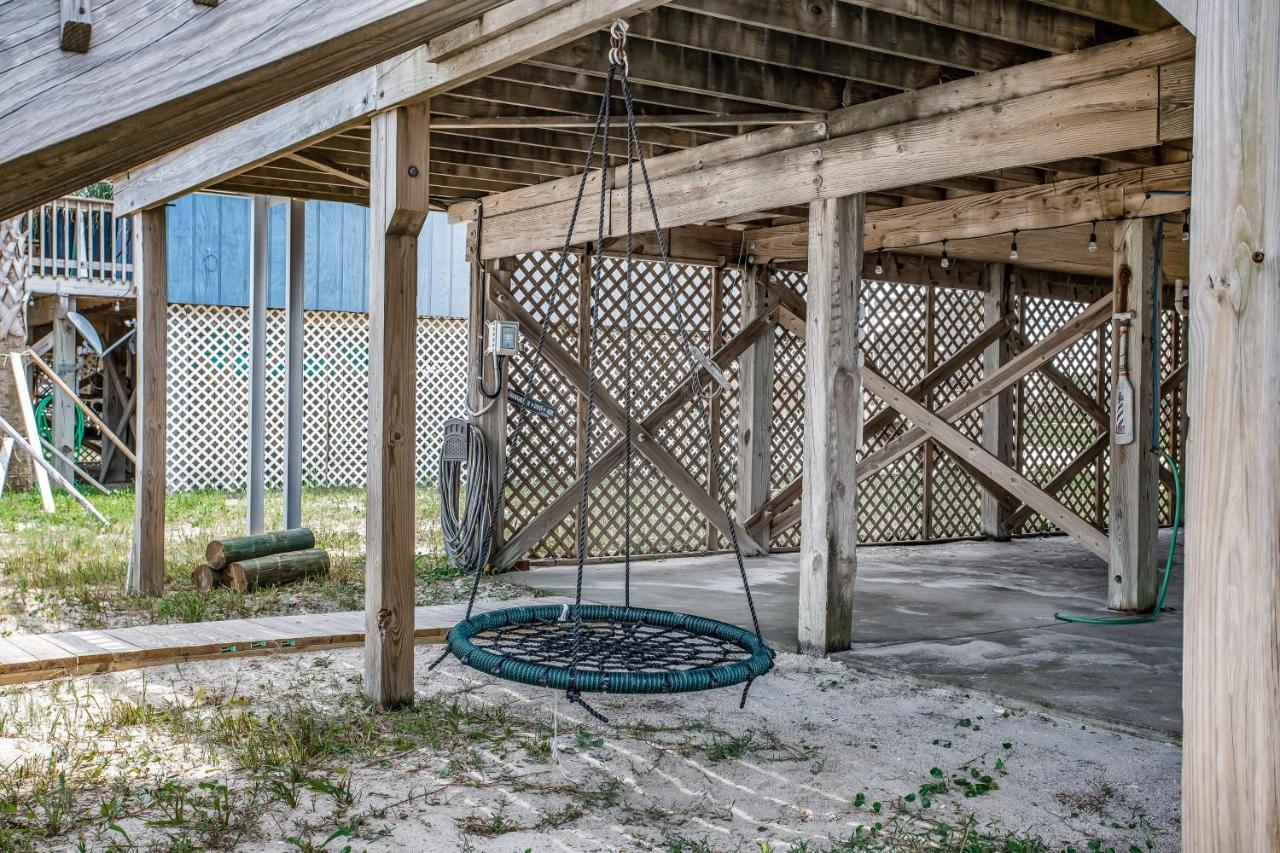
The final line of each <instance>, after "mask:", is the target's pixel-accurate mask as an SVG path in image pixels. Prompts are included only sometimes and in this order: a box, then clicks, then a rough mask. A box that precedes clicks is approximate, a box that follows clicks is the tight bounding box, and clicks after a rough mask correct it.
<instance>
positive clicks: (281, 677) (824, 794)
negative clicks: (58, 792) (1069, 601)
mask: <svg viewBox="0 0 1280 853" xmlns="http://www.w3.org/2000/svg"><path fill="white" fill-rule="evenodd" d="M435 652H436V649H435V647H419V648H418V655H417V660H418V680H417V684H418V691H419V694H420V695H421V696H426V695H429V694H432V693H440V692H444V693H447V694H451V695H455V696H461V697H462V698H463V701H464V702H466V703H477V704H479V705H483V706H507V709H508V711H509V712H510V716H511V719H512V720H514V721H516V722H515V725H516V728H517V734H518V732H519V730H520V729H521V728H527V729H528V734H529V735H530V736H531V737H532V738H534V739H531V740H527V741H524V743H525V744H526V745H527V744H528V743H534V742H536V735H537V733H538V732H545V733H548V734H550V733H552V732H554V733H555V736H554V737H553V738H551V740H550V742H549V743H547V739H546V735H544V736H543V742H544V743H547V745H548V746H550V747H551V749H550V750H549V752H547V753H543V754H541V755H537V754H533V753H531V751H530V750H528V749H525V748H521V746H520V743H521V741H520V740H519V737H518V736H517V737H516V740H515V741H513V744H512V746H511V747H510V748H503V747H500V746H495V745H494V743H493V742H491V741H485V740H478V741H477V742H476V746H475V748H474V749H473V750H472V755H471V756H470V757H469V758H468V759H467V761H466V762H464V763H463V764H462V765H460V764H459V763H458V759H457V756H456V754H455V755H453V756H452V757H449V756H445V755H442V754H439V753H437V752H433V751H432V750H430V749H425V748H424V749H415V750H410V751H405V752H398V753H393V754H392V755H391V756H390V757H385V756H384V757H382V758H379V759H371V760H369V761H367V762H365V761H353V762H351V763H350V764H349V765H348V766H347V767H346V768H345V770H346V774H344V775H346V778H349V779H350V781H351V788H352V790H353V792H354V794H355V805H354V806H353V807H352V808H353V811H354V812H360V813H363V814H364V815H365V817H364V818H362V820H361V822H360V825H361V831H360V833H359V834H358V835H357V836H356V837H354V838H344V839H338V840H335V841H334V842H333V843H331V844H330V845H329V846H328V847H324V848H323V849H326V850H341V849H342V847H343V846H344V845H346V844H350V845H351V849H352V850H414V851H417V850H430V851H435V850H476V851H501V853H510V851H525V850H534V851H544V850H561V851H597V850H676V851H678V850H717V851H718V850H751V851H761V850H788V849H790V850H828V849H831V848H832V847H834V846H835V845H836V843H837V842H839V841H840V840H841V839H846V838H848V836H849V835H850V834H851V833H852V832H854V831H855V828H856V827H858V826H859V825H862V826H868V825H872V824H874V823H876V822H881V823H892V822H893V821H894V820H896V821H898V823H899V824H900V825H901V826H904V827H907V826H913V827H918V826H922V825H924V824H925V823H926V822H927V821H928V820H939V819H945V820H949V821H952V822H954V821H958V820H961V819H963V817H964V816H965V815H968V814H973V815H975V816H976V817H977V819H978V826H980V827H982V828H983V829H986V830H991V831H995V830H999V831H1001V832H1017V833H1025V834H1026V835H1028V836H1030V837H1034V838H1039V839H1042V840H1043V841H1044V842H1045V844H1046V848H1025V849H1054V850H1059V849H1064V848H1065V847H1066V846H1068V845H1071V846H1074V847H1076V848H1077V849H1080V850H1085V849H1090V848H1088V847H1086V845H1087V844H1088V843H1089V842H1090V841H1093V840H1097V841H1100V842H1101V849H1103V850H1105V849H1106V848H1107V847H1114V848H1115V849H1116V850H1118V851H1130V850H1133V849H1135V847H1131V845H1136V849H1138V850H1147V849H1156V850H1176V849H1177V837H1178V800H1179V788H1178V775H1179V766H1180V750H1179V748H1178V747H1177V746H1176V745H1172V744H1166V743H1159V742H1156V741H1152V740H1147V739H1142V738H1137V737H1133V736H1129V735H1125V734H1120V733H1116V732H1112V731H1107V730H1103V729H1096V728H1093V727H1091V726H1082V725H1080V723H1079V722H1073V721H1067V720H1064V719H1055V718H1053V717H1049V716H1045V715H1043V714H1041V713H1037V712H1032V711H1021V710H1019V709H1017V708H1005V707H1002V706H1001V705H998V704H995V703H993V702H992V701H991V700H990V699H987V698H978V697H969V696H966V695H964V694H963V693H962V692H959V691H953V690H947V689H938V688H926V687H921V686H916V685H914V684H913V683H910V682H906V681H903V680H900V679H894V678H890V677H888V676H882V675H873V674H865V673H861V672H854V671H852V670H850V669H849V668H847V667H845V666H843V665H841V664H839V663H835V662H830V661H815V660H813V659H809V658H804V657H799V656H795V655H782V656H780V657H779V665H778V668H777V669H776V670H775V671H774V672H773V673H771V674H770V675H769V676H767V677H765V678H764V679H761V680H760V681H758V682H757V683H756V684H755V685H754V687H753V688H752V690H751V694H750V697H749V700H748V702H747V705H746V708H745V710H739V708H738V698H739V691H737V690H721V691H714V692H709V693H704V694H696V695H692V696H664V697H645V698H634V697H631V698H616V697H604V698H601V699H600V700H599V701H598V702H597V703H596V707H597V708H598V710H600V711H602V712H603V713H605V714H606V715H608V716H609V717H610V719H611V721H612V723H611V724H610V725H605V724H601V723H598V722H595V721H593V720H591V719H589V718H587V716H586V715H585V714H584V713H583V711H582V709H581V708H579V707H577V706H575V705H570V704H569V703H567V702H566V701H564V699H563V698H562V697H558V696H557V695H556V694H554V693H552V692H549V691H546V690H540V689H535V688H526V687H523V686H521V685H513V684H508V683H505V682H497V681H494V680H493V679H490V678H488V677H486V676H482V675H479V674H477V673H474V672H473V671H471V670H467V669H465V668H463V667H462V666H460V665H459V664H457V663H456V662H454V661H452V660H450V661H448V662H447V663H446V664H445V665H443V666H442V667H441V668H439V669H437V670H436V671H434V672H428V671H427V664H428V663H429V662H430V661H431V660H433V659H434V658H435ZM361 667H362V659H361V653H360V651H359V650H355V649H352V650H345V651H335V652H329V653H326V654H322V655H321V654H311V653H308V654H298V655H289V656H279V657H269V658H258V659H253V660H242V661H239V662H236V663H228V662H209V663H198V664H187V665H181V666H169V667H161V668H156V669H150V670H140V671H134V672H126V673H116V674H109V675H101V676H91V677H86V678H82V679H79V680H78V682H79V684H78V686H77V687H76V689H77V690H79V691H80V692H82V693H83V694H84V695H90V694H92V695H94V696H95V700H94V701H100V702H105V703H108V704H109V703H110V700H111V697H127V698H129V699H132V700H134V701H136V700H137V699H138V698H139V697H141V696H143V695H144V694H145V696H146V699H147V701H148V702H151V703H156V702H163V701H176V702H183V701H191V699H192V698H193V697H197V696H201V695H203V696H208V695H236V696H243V697H244V698H245V700H247V701H246V706H247V707H251V708H253V709H254V711H255V712H257V713H266V712H268V711H269V710H271V709H272V708H273V707H275V706H276V704H277V703H281V702H285V701H299V700H301V701H308V702H315V703H325V702H331V701H332V697H334V696H335V695H338V694H352V693H356V692H358V690H359V681H360V675H361V671H362V670H361ZM48 689H49V688H48V687H47V686H42V685H29V686H26V687H23V688H20V689H19V690H20V691H32V692H36V693H38V692H39V691H41V690H48ZM20 698H21V693H20V692H19V693H16V694H15V693H10V694H9V695H8V696H7V697H6V698H5V702H6V703H10V704H11V703H12V702H13V701H16V700H17V699H20ZM317 707H320V705H319V704H317ZM0 710H2V707H0ZM39 748H40V746H39V743H38V740H32V741H31V742H28V743H23V742H22V739H17V742H15V741H14V739H10V740H9V742H8V743H7V744H0V753H7V754H8V755H7V756H6V755H4V754H0V765H3V763H4V762H5V761H6V760H12V758H13V757H14V756H15V755H21V754H30V753H31V752H32V751H33V750H35V751H38V750H39ZM157 752H158V753H159V754H160V755H162V756H166V757H164V758H162V759H159V760H162V761H171V762H172V767H171V768H167V769H166V772H169V773H172V774H173V775H174V776H175V777H177V778H182V779H185V780H187V781H191V782H194V781H197V780H199V779H201V778H206V777H219V776H220V774H223V778H225V774H227V773H231V772H232V771H230V770H228V769H226V768H219V767H218V766H217V762H216V761H213V762H211V761H210V760H209V758H208V756H207V755H196V754H192V753H191V751H190V750H186V749H178V748H174V749H170V750H165V749H163V748H161V749H158V750H157ZM973 771H976V772H973ZM338 772H340V773H341V772H343V770H342V769H339V771H338ZM979 776H990V777H991V778H992V779H993V780H994V781H995V782H996V783H997V784H998V789H994V790H991V791H990V792H988V793H985V794H983V795H981V796H973V797H964V796H962V795H961V793H960V788H959V787H957V786H956V785H955V784H954V783H953V784H950V785H949V786H948V791H947V792H945V793H938V794H935V795H933V796H932V797H931V798H930V797H927V796H926V797H925V798H930V799H931V800H932V802H931V803H930V808H929V809H927V810H922V809H921V808H920V806H921V800H922V797H921V796H920V795H919V794H918V793H917V792H918V791H919V789H920V787H921V786H922V785H927V784H930V783H935V782H938V781H940V780H946V781H950V780H953V779H955V778H956V777H960V778H966V779H972V778H975V777H979ZM566 792H568V793H566ZM584 792H587V793H585V794H584ZM911 794H917V796H915V797H913V800H914V802H908V801H906V800H905V799H903V798H905V797H906V796H907V795H911ZM873 804H880V811H879V812H877V811H875V810H874V806H873ZM333 808H334V806H333V803H332V801H331V799H330V798H329V797H328V796H324V795H320V794H313V795H311V796H309V797H307V798H304V799H303V801H302V802H300V803H299V805H298V806H297V808H295V809H292V810H288V809H285V808H283V807H280V806H278V805H277V806H275V807H273V808H272V809H270V810H269V811H268V812H267V813H265V814H263V815H262V816H261V820H260V821H259V823H258V826H257V832H258V834H259V836H260V837H255V838H251V839H246V840H245V841H244V842H243V843H242V844H241V845H240V846H239V847H238V848H237V849H242V850H297V849H299V847H300V845H299V844H298V843H297V842H296V840H295V841H292V842H291V841H288V840H287V839H288V838H289V837H290V836H293V837H294V838H295V839H297V838H300V837H301V838H307V837H311V838H314V841H315V843H316V845H317V847H316V848H315V849H321V848H320V847H319V846H318V845H319V843H320V842H321V841H323V840H324V839H325V835H324V833H323V832H319V834H318V835H315V834H314V833H316V832H318V829H317V828H319V827H323V826H325V825H326V820H328V819H331V816H330V813H331V812H332V810H333ZM895 814H896V815H897V817H896V818H892V817H891V815H895ZM119 824H120V826H121V827H122V828H123V829H124V830H125V831H127V832H128V834H129V836H130V838H131V839H132V841H133V843H134V844H135V845H138V846H139V847H142V848H143V849H145V848H146V846H147V845H150V844H153V843H155V842H160V843H161V844H163V839H164V838H165V834H166V832H167V831H168V830H166V829H165V828H164V827H159V826H154V825H147V824H145V823H143V822H141V821H137V820H129V819H124V820H121V821H120V822H119ZM86 840H87V846H88V847H89V849H100V846H101V845H103V844H104V843H105V835H104V836H102V837H96V838H95V837H93V836H88V837H87V838H86ZM703 842H705V845H706V846H705V847H699V846H696V845H698V844H701V843H703ZM806 844H807V845H808V846H805V845H806ZM682 845H687V846H682ZM70 847H71V848H74V844H72V845H70ZM307 849H311V848H307ZM841 849H893V850H896V849H917V848H915V847H906V846H904V847H896V846H886V847H879V846H876V847H867V848H862V847H858V848H852V847H850V848H841ZM947 849H951V848H947ZM984 849H985V848H984ZM1000 849H1003V848H1000ZM1018 849H1024V848H1018Z"/></svg>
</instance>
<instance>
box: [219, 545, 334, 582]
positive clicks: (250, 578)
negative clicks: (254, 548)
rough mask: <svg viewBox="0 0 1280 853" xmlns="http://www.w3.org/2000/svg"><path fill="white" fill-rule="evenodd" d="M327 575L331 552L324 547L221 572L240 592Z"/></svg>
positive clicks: (260, 559)
mask: <svg viewBox="0 0 1280 853" xmlns="http://www.w3.org/2000/svg"><path fill="white" fill-rule="evenodd" d="M327 574H329V552H328V551H326V550H324V549H323V548H308V549H306V550H305V551H294V552H292V553H289V554H272V555H270V556H267V557H257V558H255V559H252V560H241V561H239V562H236V563H232V564H231V565H229V566H227V568H226V571H224V572H223V573H222V582H223V585H224V586H229V587H231V588H232V589H234V590H236V591H237V592H245V591H247V590H253V589H257V588H259V587H263V586H276V585H279V584H286V583H292V582H294V581H299V580H303V579H305V578H316V577H320V576H322V575H327Z"/></svg>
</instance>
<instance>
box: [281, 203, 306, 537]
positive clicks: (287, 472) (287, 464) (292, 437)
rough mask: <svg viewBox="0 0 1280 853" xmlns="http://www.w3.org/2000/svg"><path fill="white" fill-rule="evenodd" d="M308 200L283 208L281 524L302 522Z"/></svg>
mask: <svg viewBox="0 0 1280 853" xmlns="http://www.w3.org/2000/svg"><path fill="white" fill-rule="evenodd" d="M306 229H307V203H306V202H305V201H301V200H299V199H291V200H290V201H289V206H288V209H287V210H286V211H285V245H286V249H285V258H284V280H285V294H284V325H285V330H284V337H285V388H286V391H285V404H284V406H285V408H284V424H285V426H284V526H285V529H286V530H292V529H293V528H295V527H301V526H302V383H303V371H302V361H303V357H304V356H303V336H302V322H303V313H302V309H303V293H304V290H305V285H306V277H307V269H306V255H307V230H306Z"/></svg>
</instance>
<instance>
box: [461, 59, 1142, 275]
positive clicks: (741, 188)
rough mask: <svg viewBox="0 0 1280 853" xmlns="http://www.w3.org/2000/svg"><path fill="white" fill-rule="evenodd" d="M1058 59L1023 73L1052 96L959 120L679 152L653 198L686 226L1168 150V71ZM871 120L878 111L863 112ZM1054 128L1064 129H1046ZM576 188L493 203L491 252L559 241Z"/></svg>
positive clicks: (556, 187)
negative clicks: (709, 157) (989, 173)
mask: <svg viewBox="0 0 1280 853" xmlns="http://www.w3.org/2000/svg"><path fill="white" fill-rule="evenodd" d="M1098 50H1099V51H1105V48H1099V49H1098ZM1107 55H1108V54H1106V53H1101V54H1095V57H1094V58H1095V59H1096V58H1098V57H1099V56H1103V57H1105V56H1107ZM1078 56H1080V54H1076V55H1075V57H1078ZM1075 57H1073V58H1075ZM1054 62H1055V60H1053V59H1051V60H1043V61H1042V62H1039V63H1032V64H1029V65H1026V66H1022V67H1021V71H1022V72H1023V75H1025V76H1026V77H1028V78H1030V79H1028V80H1023V81H1022V82H1023V84H1024V85H1026V86H1028V87H1034V85H1036V84H1035V83H1033V81H1035V80H1038V81H1039V82H1038V85H1039V86H1041V87H1042V88H1041V91H1039V92H1037V93H1036V94H1029V95H1024V96H1022V97H1017V98H1011V99H1006V100H998V101H996V102H994V103H988V104H986V105H982V106H972V107H969V108H967V109H963V110H961V111H959V112H951V111H950V109H951V106H950V102H948V103H947V109H948V112H947V113H945V114H942V115H935V116H933V117H930V118H922V119H918V120H916V121H914V122H909V123H907V124H903V125H897V126H894V125H890V126H888V127H881V128H875V129H871V130H865V131H863V132H861V133H849V134H847V135H844V136H840V137H837V138H833V139H830V140H828V141H825V142H822V143H820V144H818V145H814V146H802V147H797V148H791V149H782V150H777V149H769V148H768V146H767V144H763V145H762V144H760V142H761V140H764V139H767V136H766V135H767V134H769V133H771V132H772V131H763V132H762V133H761V134H759V135H758V138H757V140H756V143H757V144H756V145H755V150H752V149H751V147H750V146H747V145H746V144H745V143H744V142H743V139H744V138H737V139H734V140H727V141H726V144H725V145H724V146H723V147H721V148H719V149H715V148H713V146H714V145H715V144H714V143H713V144H712V145H709V146H702V148H703V149H704V150H706V149H711V150H718V151H721V152H722V153H723V156H724V158H725V159H724V162H722V163H719V164H716V165H708V163H707V162H706V158H705V157H703V158H697V159H693V158H689V159H686V158H685V157H684V156H683V155H681V154H677V155H670V156H669V157H668V158H666V162H664V163H655V164H653V165H654V173H655V174H656V175H657V177H656V178H655V181H654V187H653V190H654V194H655V197H656V198H657V201H658V204H659V207H660V208H661V209H662V212H663V220H664V222H665V223H667V224H670V225H681V224H687V223H692V222H700V221H707V220H709V219H714V218H718V217H723V216H729V215H733V214H735V213H738V212H745V211H749V210H760V209H769V208H772V207H778V206H785V205H789V204H798V203H803V202H807V201H809V200H812V199H814V198H822V197H831V196H836V195H844V194H848V193H853V192H872V191H884V190H891V189H892V188H893V187H895V186H898V185H901V184H904V183H906V182H907V181H911V180H916V181H926V182H927V181H929V180H931V179H940V178H947V177H953V176H962V175H965V174H968V173H971V172H973V171H974V170H975V169H977V170H984V169H998V168H1006V167H1015V166H1023V165H1030V164H1034V163H1036V162H1042V161H1043V160H1044V159H1046V157H1048V156H1052V155H1055V154H1056V155H1061V156H1068V157H1069V156H1088V155H1092V154H1096V153H1104V152H1106V151H1110V150H1127V149H1133V148H1142V147H1144V146H1149V145H1157V144H1159V142H1160V139H1161V136H1160V133H1161V128H1160V121H1159V117H1160V98H1161V92H1160V86H1159V72H1158V70H1157V69H1154V68H1146V69H1142V70H1138V71H1129V72H1127V73H1120V74H1118V75H1116V76H1110V77H1105V76H1104V77H1103V78H1102V79H1093V80H1090V82H1085V83H1078V84H1075V85H1065V86H1060V84H1061V82H1062V81H1061V78H1060V77H1058V75H1057V74H1056V73H1054V72H1055V71H1060V70H1062V69H1059V68H1058V67H1057V66H1056V65H1054V64H1053V63H1054ZM1122 67H1124V66H1123V65H1122ZM1075 70H1078V69H1075ZM995 73H996V74H1002V73H1005V72H995ZM982 76H985V75H980V76H979V77H975V78H969V79H968V80H965V81H959V83H955V84H947V85H946V86H943V87H938V88H943V89H953V88H954V87H955V86H957V85H959V84H961V83H963V84H969V85H978V86H981V85H982V83H983V82H985V81H982V80H981V79H980V78H981V77H982ZM974 81H978V82H977V83H974ZM1054 83H1058V84H1059V85H1054ZM1059 86H1060V87H1059ZM911 94H912V96H916V98H917V100H919V101H925V102H927V101H929V100H931V99H932V98H933V97H934V93H932V92H930V91H929V90H925V91H924V92H921V93H911ZM900 97H901V96H900ZM988 97H990V95H988ZM841 112H842V115H841V116H839V118H837V116H833V117H832V119H831V121H829V123H828V124H829V127H835V126H836V125H837V124H838V122H839V123H849V124H855V125H856V124H857V122H858V121H868V120H871V121H873V120H874V117H875V116H876V115H877V114H878V112H879V111H878V105H877V104H870V105H865V109H863V110H859V108H853V109H850V110H844V111H841ZM860 112H865V113H868V114H869V115H865V116H859V115H858V113H860ZM1048 128H1052V133H1047V132H1046V131H1047V129H1048ZM761 149H763V150H761ZM686 153H691V152H686ZM574 192H576V186H574V185H573V184H572V182H565V181H558V182H554V183H551V184H547V185H544V186H540V187H538V188H536V189H535V190H532V191H530V192H529V193H517V194H513V195H511V196H509V197H503V198H495V199H486V200H485V214H486V223H485V230H486V235H487V246H488V251H492V252H495V253H496V254H495V255H494V257H498V256H503V255H506V254H512V253H513V252H518V251H529V250H532V249H538V248H545V247H547V246H551V245H555V244H556V243H558V242H559V241H560V240H562V239H563V236H564V228H565V223H566V221H567V219H566V217H567V213H568V206H569V205H568V197H567V196H568V195H571V194H572V193H574ZM624 203H625V199H623V198H622V197H621V196H620V195H618V192H617V190H614V191H613V193H612V194H611V214H612V212H613V207H614V206H619V205H622V204H624ZM586 215H587V216H588V217H589V216H592V215H593V214H590V213H587V214H586ZM610 220H611V229H612V228H613V227H618V226H616V225H613V224H612V223H619V222H622V221H624V218H619V217H618V216H616V215H611V216H610Z"/></svg>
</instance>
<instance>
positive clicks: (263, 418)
mask: <svg viewBox="0 0 1280 853" xmlns="http://www.w3.org/2000/svg"><path fill="white" fill-rule="evenodd" d="M268 202H269V199H268V198H267V197H266V196H263V195H255V196H254V197H253V201H252V206H251V212H250V214H249V220H250V225H249V228H250V239H249V261H250V263H249V472H248V473H249V480H248V505H249V511H248V518H247V519H246V522H245V527H246V529H247V531H248V532H249V533H250V534H254V533H261V532H262V528H263V516H264V514H265V507H264V501H265V498H266V480H265V477H266V467H267V466H266V456H267V439H266V435H267V278H268V272H269V264H268V252H267V250H268V247H269V239H268V238H269V231H268V221H269V215H270V208H269V205H268Z"/></svg>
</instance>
